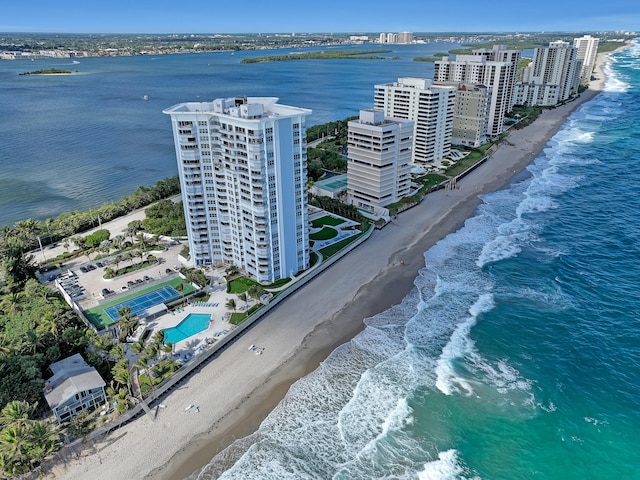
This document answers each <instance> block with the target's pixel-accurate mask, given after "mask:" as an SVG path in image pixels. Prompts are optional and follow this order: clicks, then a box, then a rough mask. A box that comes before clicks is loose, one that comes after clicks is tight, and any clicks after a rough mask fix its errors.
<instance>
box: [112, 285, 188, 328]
mask: <svg viewBox="0 0 640 480" xmlns="http://www.w3.org/2000/svg"><path fill="white" fill-rule="evenodd" d="M179 296H180V293H178V291H177V290H176V289H175V288H173V287H172V286H170V285H164V286H162V287H160V288H157V289H155V290H152V291H150V292H147V293H143V294H142V295H138V296H137V297H133V298H130V299H128V300H125V301H124V302H120V303H117V304H115V305H112V306H110V307H107V308H105V309H104V311H105V313H106V314H107V315H109V317H110V318H111V319H112V320H117V319H118V318H120V315H118V311H119V310H121V309H123V308H124V307H129V308H131V316H135V315H138V314H139V313H140V312H142V311H144V310H146V309H147V308H149V307H152V306H154V305H158V304H160V303H165V302H170V301H171V300H175V299H176V298H178V297H179Z"/></svg>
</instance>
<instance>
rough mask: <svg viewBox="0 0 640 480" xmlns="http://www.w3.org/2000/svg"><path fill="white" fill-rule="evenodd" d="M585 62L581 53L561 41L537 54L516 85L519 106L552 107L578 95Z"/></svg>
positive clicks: (539, 50)
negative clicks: (579, 56) (582, 60)
mask: <svg viewBox="0 0 640 480" xmlns="http://www.w3.org/2000/svg"><path fill="white" fill-rule="evenodd" d="M581 68H582V62H581V61H580V60H578V49H577V48H574V47H572V46H571V45H569V43H568V42H563V41H561V40H559V41H556V42H551V43H550V44H549V46H548V47H539V48H536V49H535V50H534V54H533V61H532V62H531V64H530V65H529V66H527V67H525V68H524V69H523V71H522V82H521V83H518V84H517V85H516V102H517V103H518V104H519V105H529V106H532V105H540V106H552V105H556V104H558V103H560V102H562V101H565V100H568V99H569V98H571V97H572V96H573V95H576V94H577V93H578V87H579V85H580V71H581Z"/></svg>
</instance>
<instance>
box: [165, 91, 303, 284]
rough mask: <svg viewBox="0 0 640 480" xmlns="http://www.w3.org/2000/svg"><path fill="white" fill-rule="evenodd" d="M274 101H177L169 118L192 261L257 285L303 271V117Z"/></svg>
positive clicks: (299, 110)
mask: <svg viewBox="0 0 640 480" xmlns="http://www.w3.org/2000/svg"><path fill="white" fill-rule="evenodd" d="M277 100H278V99H277V98H271V97H266V98H262V97H238V98H220V99H216V100H214V101H212V102H199V103H195V102H194V103H180V104H178V105H174V106H173V107H171V108H168V109H166V110H164V111H163V113H166V114H168V115H170V116H171V125H172V127H173V138H174V142H175V151H176V157H177V160H178V173H179V176H180V186H181V188H182V200H183V202H184V212H185V218H186V223H187V233H188V237H189V248H190V255H191V260H192V262H193V263H194V264H196V265H209V264H234V265H236V266H237V267H239V268H240V269H242V270H244V271H245V272H246V273H247V274H249V275H251V276H252V277H254V278H255V279H256V280H258V281H259V282H263V283H268V282H274V281H276V280H279V279H281V278H287V277H290V276H291V275H295V274H296V273H298V272H300V271H302V270H305V269H307V268H308V267H309V231H308V221H309V219H308V212H307V157H306V137H305V132H306V128H305V117H306V116H307V115H309V114H310V113H311V111H310V110H307V109H303V108H297V107H290V106H285V105H280V104H278V103H277Z"/></svg>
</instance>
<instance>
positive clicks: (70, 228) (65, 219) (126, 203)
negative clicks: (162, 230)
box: [3, 176, 180, 248]
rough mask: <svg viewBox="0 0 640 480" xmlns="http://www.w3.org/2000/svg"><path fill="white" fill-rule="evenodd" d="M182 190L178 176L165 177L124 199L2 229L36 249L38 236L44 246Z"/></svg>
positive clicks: (22, 221) (140, 188)
mask: <svg viewBox="0 0 640 480" xmlns="http://www.w3.org/2000/svg"><path fill="white" fill-rule="evenodd" d="M179 193H180V181H179V180H178V177H177V176H176V177H172V178H166V179H164V180H160V181H159V182H157V183H156V184H155V186H153V187H143V186H141V187H138V189H137V190H136V191H135V192H133V193H132V194H131V195H128V196H127V197H125V198H124V199H122V200H120V201H117V202H112V203H107V204H104V205H103V206H101V207H99V208H96V209H94V210H89V211H88V212H78V211H75V212H65V213H62V214H60V215H59V216H58V217H57V218H55V219H54V218H47V219H45V220H44V221H40V220H36V219H32V218H29V219H27V220H21V221H19V222H16V223H15V225H14V226H13V229H10V228H9V227H8V226H5V227H4V230H3V231H4V233H5V234H6V233H11V232H14V233H16V234H17V235H19V236H21V237H22V238H23V239H24V240H25V241H27V242H28V243H27V248H34V247H36V246H37V245H38V240H37V238H38V237H40V239H41V241H42V243H43V244H45V245H46V244H48V243H54V242H57V241H59V240H61V239H63V238H65V237H70V236H72V235H75V234H76V233H80V232H84V231H86V230H89V229H91V228H94V227H97V226H99V225H100V223H101V222H108V221H110V220H113V219H114V218H118V217H121V216H123V215H126V214H127V213H130V212H132V211H133V210H137V209H138V208H141V207H144V206H146V205H149V204H151V203H153V202H155V201H157V200H160V199H163V198H168V197H170V196H172V195H176V194H179Z"/></svg>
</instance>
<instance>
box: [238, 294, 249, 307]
mask: <svg viewBox="0 0 640 480" xmlns="http://www.w3.org/2000/svg"><path fill="white" fill-rule="evenodd" d="M238 298H239V299H240V300H242V301H243V302H244V306H245V307H248V306H249V298H248V297H247V292H242V293H239V294H238Z"/></svg>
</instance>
